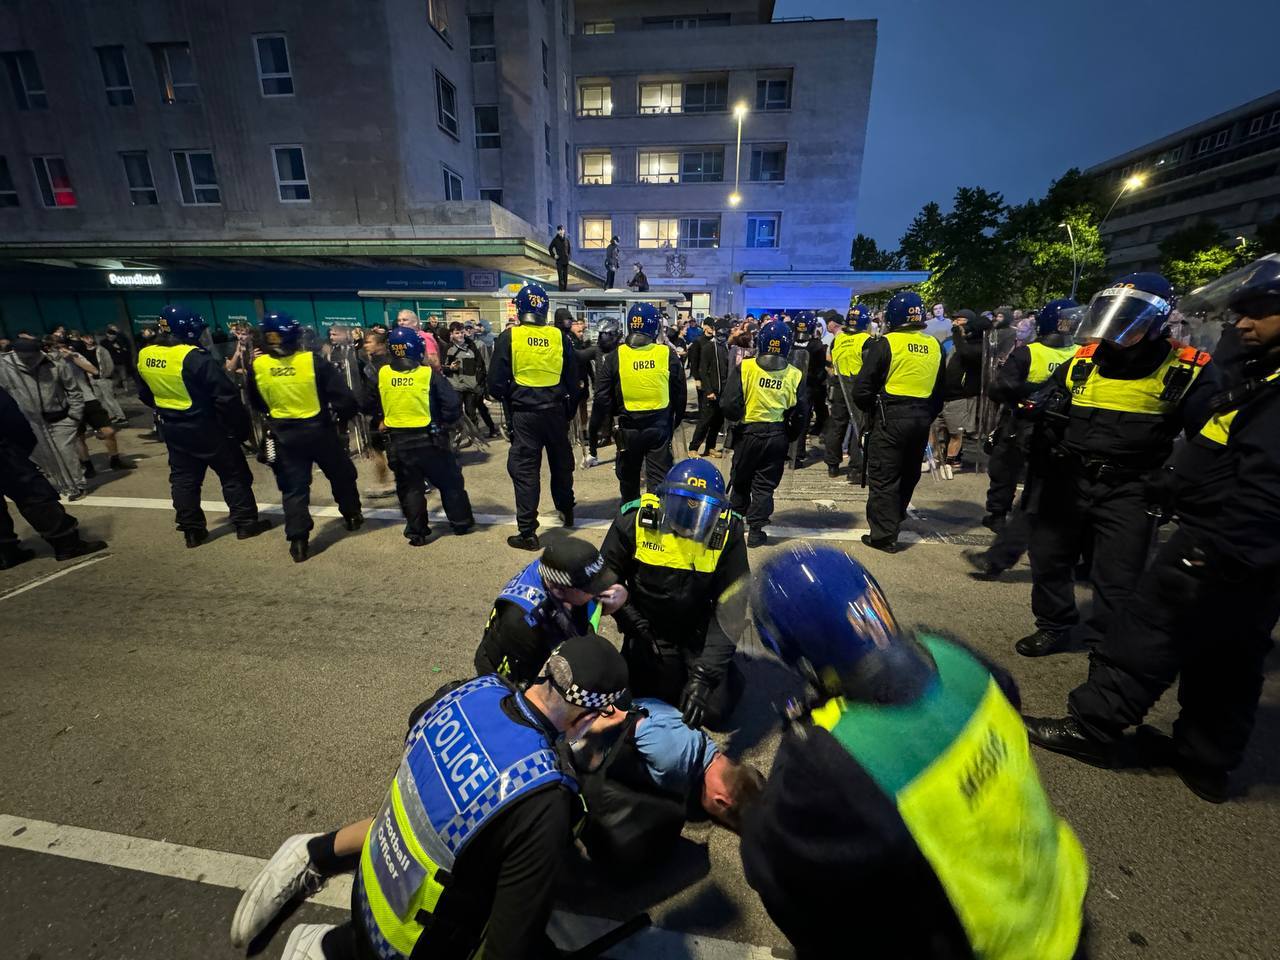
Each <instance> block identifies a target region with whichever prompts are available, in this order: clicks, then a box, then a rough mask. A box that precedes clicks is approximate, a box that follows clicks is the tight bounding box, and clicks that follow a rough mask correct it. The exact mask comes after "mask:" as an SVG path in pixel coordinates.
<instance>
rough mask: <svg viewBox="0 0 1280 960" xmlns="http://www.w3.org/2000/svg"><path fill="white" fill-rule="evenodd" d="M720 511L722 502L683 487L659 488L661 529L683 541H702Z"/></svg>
mask: <svg viewBox="0 0 1280 960" xmlns="http://www.w3.org/2000/svg"><path fill="white" fill-rule="evenodd" d="M723 512H724V502H723V501H721V500H720V499H719V498H718V497H714V496H710V495H708V494H707V493H706V492H704V491H701V490H698V491H694V490H691V489H689V488H687V487H664V488H663V489H662V530H663V532H664V533H670V534H674V535H675V536H677V537H680V538H682V539H684V540H696V541H698V542H699V543H706V542H707V540H708V539H710V537H711V532H712V531H713V530H714V529H715V526H716V521H717V520H719V518H720V514H721V513H723Z"/></svg>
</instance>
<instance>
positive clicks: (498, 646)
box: [475, 597, 593, 687]
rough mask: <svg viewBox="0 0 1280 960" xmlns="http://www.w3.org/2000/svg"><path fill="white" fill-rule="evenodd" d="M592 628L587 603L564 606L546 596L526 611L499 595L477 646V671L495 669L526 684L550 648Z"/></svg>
mask: <svg viewBox="0 0 1280 960" xmlns="http://www.w3.org/2000/svg"><path fill="white" fill-rule="evenodd" d="M592 629H593V627H592V624H591V619H590V614H589V613H588V611H587V608H586V607H573V608H572V609H570V610H566V609H565V608H564V605H563V604H562V603H559V602H558V601H556V600H555V599H553V598H548V599H546V600H544V601H543V602H542V603H541V604H539V605H538V607H537V608H535V610H533V611H532V612H529V613H526V612H525V611H524V610H523V609H522V608H521V607H520V606H519V605H517V604H516V603H514V602H512V601H510V600H505V599H503V598H502V597H499V598H498V599H497V600H495V601H494V604H493V609H492V610H491V611H490V612H489V621H488V623H486V624H485V628H484V635H483V636H482V637H481V638H480V645H479V646H478V647H476V653H475V668H476V675H477V676H484V675H485V674H487V673H496V674H497V675H498V676H500V677H502V678H503V679H504V680H510V681H511V682H512V683H514V684H516V685H517V686H521V687H523V686H527V685H529V684H530V683H532V682H533V681H534V680H536V679H537V678H538V672H539V671H540V670H541V669H542V667H543V665H544V664H546V662H547V658H548V657H550V656H551V651H552V650H554V649H555V648H556V647H557V646H559V645H560V644H561V643H562V642H563V641H565V640H567V639H568V638H569V637H575V636H583V635H585V634H587V633H589V632H590V631H591V630H592Z"/></svg>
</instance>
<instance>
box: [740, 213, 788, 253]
mask: <svg viewBox="0 0 1280 960" xmlns="http://www.w3.org/2000/svg"><path fill="white" fill-rule="evenodd" d="M781 219H782V215H781V214H777V213H749V214H747V246H748V247H776V246H777V245H778V222H779V221H780V220H781Z"/></svg>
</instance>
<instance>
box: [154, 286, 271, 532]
mask: <svg viewBox="0 0 1280 960" xmlns="http://www.w3.org/2000/svg"><path fill="white" fill-rule="evenodd" d="M208 330H209V327H208V324H207V323H205V320H204V317H202V316H200V315H199V314H197V313H194V312H192V311H191V310H189V309H187V308H186V307H183V306H181V305H178V304H169V305H168V306H166V307H165V308H164V309H163V310H161V311H160V330H159V333H158V335H157V336H156V338H155V340H153V341H152V342H151V343H149V344H147V345H146V346H144V347H143V348H142V350H141V351H139V353H138V397H139V399H141V400H142V402H143V403H145V404H146V405H147V406H148V407H150V408H152V409H153V410H154V411H155V412H156V417H157V418H158V419H159V422H160V427H161V437H162V439H163V440H164V443H165V446H166V447H167V448H168V451H169V489H170V493H171V495H172V497H173V511H174V520H175V522H176V524H177V528H178V530H179V531H180V532H181V533H182V535H183V538H184V539H185V540H186V544H187V546H188V547H198V546H200V544H202V543H204V542H205V540H207V539H208V537H209V526H208V522H207V521H206V519H205V515H204V511H203V510H202V509H201V508H200V491H201V488H202V486H203V485H204V477H205V473H206V471H208V470H213V472H214V473H215V474H217V477H218V481H219V483H221V485H222V496H223V499H224V500H226V503H227V508H228V510H229V511H230V514H231V523H232V524H233V525H234V526H235V528H236V538H237V539H239V540H246V539H248V538H250V537H256V536H257V535H258V534H260V533H262V532H263V531H266V530H270V529H271V521H270V520H266V519H262V518H260V517H259V516H258V502H257V500H256V499H254V496H253V474H252V473H251V472H250V471H249V464H248V463H247V462H245V458H244V450H243V449H242V448H241V444H242V443H244V442H245V441H246V440H247V439H248V438H249V434H250V423H249V412H248V411H247V410H246V409H245V407H244V404H242V403H241V402H240V394H239V391H238V390H237V389H236V386H235V384H234V383H232V381H231V378H230V377H229V376H228V375H227V373H226V371H225V370H224V369H223V365H222V363H221V362H220V361H219V360H218V359H217V358H216V357H215V356H214V355H213V354H212V353H211V352H210V351H209V349H208V347H207V346H206V344H207V343H208Z"/></svg>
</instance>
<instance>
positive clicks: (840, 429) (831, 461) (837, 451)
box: [822, 303, 871, 483]
mask: <svg viewBox="0 0 1280 960" xmlns="http://www.w3.org/2000/svg"><path fill="white" fill-rule="evenodd" d="M870 325H871V311H870V310H869V309H868V308H867V307H864V306H863V305H862V304H860V303H855V304H854V305H853V306H851V307H850V308H849V312H848V313H847V314H845V317H844V325H843V326H842V327H841V329H840V332H839V333H837V334H836V335H835V339H833V340H832V341H831V347H830V348H829V354H828V365H829V366H830V369H831V378H830V386H829V387H828V388H827V404H828V405H829V407H830V409H831V412H830V413H829V414H828V416H827V432H826V434H825V435H824V436H823V440H822V444H823V457H822V458H823V460H824V461H825V462H826V464H827V476H828V477H832V478H835V477H838V476H840V462H841V460H843V459H844V441H845V434H848V435H849V482H850V483H853V482H854V481H855V478H859V477H861V475H862V412H861V411H860V410H859V409H858V408H857V407H856V406H854V405H853V401H852V399H851V397H852V396H853V378H854V377H856V376H857V375H858V374H859V373H860V372H861V371H862V348H863V347H865V346H866V345H867V341H868V340H870V339H871V334H870V333H869V332H868V330H867V328H868V327H869V326H870ZM851 425H852V427H853V432H852V433H849V427H850V426H851Z"/></svg>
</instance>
